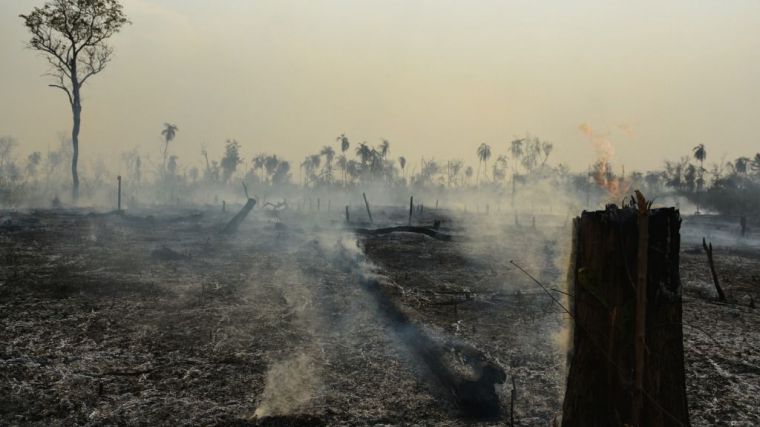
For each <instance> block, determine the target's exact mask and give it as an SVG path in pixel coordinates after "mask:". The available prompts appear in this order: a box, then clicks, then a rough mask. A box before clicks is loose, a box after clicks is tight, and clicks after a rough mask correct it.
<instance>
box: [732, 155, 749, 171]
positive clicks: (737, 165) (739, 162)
mask: <svg viewBox="0 0 760 427" xmlns="http://www.w3.org/2000/svg"><path fill="white" fill-rule="evenodd" d="M750 162H751V160H750V158H749V157H739V158H738V159H736V160H735V161H734V169H735V170H736V173H739V174H742V175H744V174H746V173H747V170H748V169H749V163H750Z"/></svg>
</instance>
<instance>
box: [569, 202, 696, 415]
mask: <svg viewBox="0 0 760 427" xmlns="http://www.w3.org/2000/svg"><path fill="white" fill-rule="evenodd" d="M638 222H639V220H638V211H637V210H636V208H634V207H626V208H623V209H619V208H617V207H615V206H609V207H607V209H606V210H604V211H597V212H583V214H582V215H581V217H580V218H576V220H575V222H574V233H575V236H574V247H573V256H572V258H571V259H572V261H571V263H572V264H571V271H570V278H571V290H570V294H571V295H572V306H571V311H572V313H573V315H574V318H575V324H574V332H573V342H572V350H571V355H570V358H569V359H570V367H569V373H568V378H567V387H566V391H565V401H564V405H563V416H562V425H563V426H564V427H573V426H613V425H615V426H622V425H624V424H628V425H639V426H655V427H656V426H673V425H676V426H678V425H684V426H688V425H690V424H689V416H688V407H687V404H686V380H685V370H684V353H683V331H682V308H681V281H680V276H679V272H678V265H679V249H680V232H679V231H680V225H681V218H680V215H679V213H678V211H677V210H676V209H674V208H666V209H653V210H651V211H650V212H649V216H648V233H647V234H648V239H642V240H641V241H647V242H648V243H647V246H648V249H647V251H646V267H647V268H646V269H642V268H641V266H639V265H638V260H639V259H640V255H639V254H638V247H639V224H638ZM639 270H642V271H646V276H647V277H646V280H645V281H642V283H645V284H646V301H647V304H646V306H645V307H644V311H645V335H644V338H643V339H644V343H645V349H646V352H645V357H644V365H643V372H642V368H641V367H640V366H639V367H637V364H636V351H635V350H636V340H637V337H636V335H635V332H636V325H635V323H636V322H635V320H636V308H637V295H636V289H637V283H638V282H639V280H638V279H639V278H638V272H639ZM640 297H641V295H640ZM639 338H640V337H639ZM637 374H640V375H642V376H643V378H639V381H641V384H642V388H643V390H642V391H641V394H640V396H641V395H643V402H642V403H641V407H640V410H639V411H638V413H634V412H635V411H636V405H632V402H634V401H636V400H637V399H636V398H637V394H638V390H637V389H636V384H637V381H636V379H637ZM636 421H638V422H636Z"/></svg>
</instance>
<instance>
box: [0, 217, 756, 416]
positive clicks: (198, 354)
mask: <svg viewBox="0 0 760 427" xmlns="http://www.w3.org/2000/svg"><path fill="white" fill-rule="evenodd" d="M232 210H234V208H233V209H232ZM233 215H234V212H227V213H221V212H219V211H218V209H216V208H213V209H211V208H208V209H201V208H196V209H171V210H169V209H164V210H161V211H147V210H146V211H131V212H129V213H128V214H125V215H117V214H89V213H87V212H85V211H79V210H55V211H50V210H47V211H4V212H2V213H0V250H2V253H1V254H0V255H1V256H0V264H1V265H2V270H1V272H0V424H2V425H30V424H31V425H109V424H110V425H118V424H130V425H157V424H167V425H441V426H458V425H484V426H485V425H504V424H505V423H507V422H508V420H509V419H510V417H511V416H512V415H513V416H514V419H515V423H516V424H517V425H531V426H532V425H539V426H545V425H550V424H551V422H552V420H554V418H555V417H556V416H558V415H559V414H560V413H561V404H562V394H563V390H564V378H565V362H566V360H565V359H566V347H565V345H566V343H567V336H566V335H567V323H568V318H567V316H566V315H563V314H562V312H561V309H560V308H559V307H558V306H557V305H556V304H554V303H553V302H552V300H551V298H550V297H549V296H547V295H546V294H545V293H544V292H543V290H542V289H541V288H540V287H539V286H538V285H536V284H535V283H533V282H532V281H531V280H530V279H529V278H528V277H526V276H525V275H524V274H523V273H521V272H520V271H519V270H518V269H517V268H516V267H515V266H514V265H513V264H511V263H510V261H514V262H516V263H517V264H518V265H520V266H521V267H523V268H525V269H526V270H527V271H529V272H531V273H532V274H534V275H535V276H536V278H537V279H538V280H540V281H541V282H542V283H543V284H544V285H545V286H547V288H548V289H549V291H550V292H552V293H553V295H554V296H556V297H557V298H560V299H561V300H564V294H563V292H564V291H565V289H564V287H565V281H566V269H567V262H568V256H569V254H568V250H569V241H568V239H569V236H570V222H569V221H567V220H566V219H565V218H558V217H551V216H548V215H547V216H537V217H536V226H535V228H534V227H533V221H532V217H531V216H527V215H522V216H521V217H520V218H518V219H517V220H516V219H515V218H514V216H513V215H512V214H509V215H506V214H503V215H502V214H501V213H499V212H496V211H492V212H491V214H490V215H487V214H485V213H469V214H465V213H463V212H448V211H445V210H443V209H442V210H433V209H430V210H426V211H425V212H424V213H422V214H419V213H417V214H416V215H415V222H416V223H419V224H423V225H432V224H433V221H434V220H435V219H442V220H443V222H442V225H441V229H440V231H441V232H442V233H446V234H450V235H452V236H454V239H453V240H452V241H441V240H436V239H432V238H430V237H428V236H424V235H419V234H408V233H394V234H388V235H383V236H357V235H356V234H355V233H354V232H353V231H352V230H350V229H346V224H345V221H344V219H343V213H342V212H337V211H333V212H324V211H322V212H313V211H312V212H297V211H293V210H285V211H280V212H274V211H271V210H269V211H268V210H266V209H262V208H261V207H260V206H257V207H256V208H255V209H254V211H253V212H252V213H251V215H250V216H249V217H248V218H247V219H246V220H245V222H244V223H243V225H242V226H241V228H240V229H239V230H238V232H237V233H235V234H233V235H230V236H224V235H222V234H221V233H220V229H221V226H222V225H223V224H225V223H226V221H228V220H229V219H230V218H231V217H232V216H233ZM373 215H374V217H375V224H373V227H376V226H383V225H402V224H405V223H406V221H407V217H406V215H407V214H406V211H405V210H403V209H401V208H398V209H396V208H382V207H377V208H375V209H374V211H373ZM361 218H365V217H364V216H362V212H361V210H358V209H357V210H356V212H352V219H353V220H354V221H355V222H358V221H361ZM518 222H519V224H518ZM692 222H693V224H692ZM722 224H723V223H720V224H717V223H709V222H705V220H703V219H701V218H700V219H695V220H694V221H691V219H687V220H685V222H684V241H683V243H682V258H681V270H682V280H683V284H684V289H685V296H684V313H685V314H684V320H685V325H684V332H685V340H686V342H685V346H686V363H687V388H688V394H689V404H690V409H691V417H692V420H693V424H694V425H714V424H726V425H756V424H758V423H760V409H758V408H759V407H760V404H759V403H758V402H759V398H758V396H759V395H760V393H758V392H760V368H758V367H759V366H760V339H758V338H760V337H758V334H759V332H758V326H760V312H758V311H757V310H756V309H751V308H749V304H750V298H752V299H753V300H754V301H755V302H756V303H760V249H759V248H758V247H757V246H753V245H752V244H750V243H751V242H752V240H750V239H745V240H743V241H742V240H738V239H737V238H736V237H735V236H734V234H733V233H734V232H733V230H732V229H731V227H730V226H729V225H722ZM354 225H359V224H354ZM363 226H368V225H367V224H363ZM721 227H723V228H721ZM701 230H717V231H716V233H723V234H715V235H709V238H711V239H713V243H714V245H715V255H716V264H717V269H718V274H719V275H720V276H721V278H722V279H723V284H724V288H725V290H726V293H727V294H728V297H729V301H728V302H727V303H717V302H715V300H714V290H713V288H712V284H711V279H710V275H709V270H708V267H707V264H706V259H705V256H704V253H703V252H701V250H700V247H699V246H697V244H699V245H701V234H704V233H702V232H701ZM697 235H700V237H699V239H697V238H696V236H697ZM721 239H722V240H721ZM742 242H744V243H742ZM489 387H490V389H491V390H493V392H492V393H491V394H490V395H489V394H487V393H486V394H483V395H482V396H481V397H482V398H479V399H477V402H475V403H478V402H480V403H482V402H490V400H489V399H490V398H494V399H495V400H494V402H495V405H496V408H495V412H494V413H493V414H492V416H490V417H486V419H484V418H483V417H478V416H475V415H474V414H473V413H472V411H468V408H470V409H471V408H472V405H473V402H472V399H468V395H467V393H466V392H467V391H473V392H472V394H473V395H476V394H478V393H481V392H483V390H485V389H488V388H489ZM481 394H482V393H481ZM479 396H480V395H479ZM513 402H514V403H513ZM490 409H494V408H490ZM476 412H477V411H476Z"/></svg>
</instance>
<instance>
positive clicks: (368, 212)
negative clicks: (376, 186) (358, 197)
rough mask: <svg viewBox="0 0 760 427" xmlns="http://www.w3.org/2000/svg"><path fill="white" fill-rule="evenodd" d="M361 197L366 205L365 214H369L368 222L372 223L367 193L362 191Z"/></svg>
mask: <svg viewBox="0 0 760 427" xmlns="http://www.w3.org/2000/svg"><path fill="white" fill-rule="evenodd" d="M362 197H364V206H366V207H367V216H369V222H370V223H373V222H374V221H372V212H370V210H369V202H368V201H367V195H366V194H365V193H362Z"/></svg>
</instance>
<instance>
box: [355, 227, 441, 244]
mask: <svg viewBox="0 0 760 427" xmlns="http://www.w3.org/2000/svg"><path fill="white" fill-rule="evenodd" d="M354 232H355V233H357V234H362V235H367V236H380V235H383V234H390V233H419V234H424V235H426V236H430V237H432V238H434V239H438V240H444V241H449V240H451V235H450V234H445V233H441V232H439V231H437V230H436V229H431V228H426V227H415V226H410V225H401V226H398V227H385V228H376V229H367V228H355V229H354Z"/></svg>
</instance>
